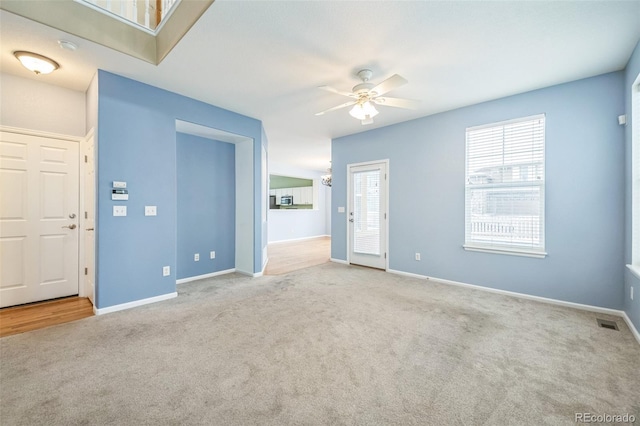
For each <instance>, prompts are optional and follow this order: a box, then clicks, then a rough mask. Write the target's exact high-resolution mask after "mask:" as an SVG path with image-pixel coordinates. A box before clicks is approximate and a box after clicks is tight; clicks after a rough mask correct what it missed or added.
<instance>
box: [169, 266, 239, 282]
mask: <svg viewBox="0 0 640 426" xmlns="http://www.w3.org/2000/svg"><path fill="white" fill-rule="evenodd" d="M235 271H236V269H235V268H231V269H224V270H222V271H216V272H211V273H209V274H202V275H194V276H193V277H187V278H180V279H179V280H176V284H184V283H189V282H191V281H198V280H203V279H205V278H211V277H216V276H218V275H225V274H231V273H233V272H235Z"/></svg>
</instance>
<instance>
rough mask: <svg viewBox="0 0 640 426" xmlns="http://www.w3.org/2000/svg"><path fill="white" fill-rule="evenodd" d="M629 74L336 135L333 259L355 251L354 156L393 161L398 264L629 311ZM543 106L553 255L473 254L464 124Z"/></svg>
mask: <svg viewBox="0 0 640 426" xmlns="http://www.w3.org/2000/svg"><path fill="white" fill-rule="evenodd" d="M623 81H624V75H623V73H622V72H616V73H610V74H605V75H602V76H598V77H594V78H589V79H585V80H580V81H576V82H572V83H567V84H563V85H558V86H554V87H549V88H545V89H541V90H536V91H533V92H529V93H524V94H521V95H516V96H511V97H508V98H503V99H499V100H495V101H491V102H486V103H482V104H478V105H473V106H470V107H465V108H461V109H457V110H453V111H449V112H445V113H441V114H437V115H432V116H429V117H424V118H420V119H417V120H412V121H408V122H405V123H401V124H397V125H393V126H388V127H383V128H380V129H375V130H371V131H368V132H364V133H359V134H356V135H351V136H346V137H342V138H338V139H335V140H333V142H332V167H333V186H332V200H331V204H332V208H333V218H332V226H331V234H332V242H331V256H332V257H333V258H337V259H343V260H346V255H347V242H346V241H347V240H346V229H347V227H346V217H345V213H338V212H337V209H338V207H339V206H347V205H348V204H347V200H346V170H347V164H349V163H357V162H363V161H372V160H379V159H387V158H388V159H389V160H390V166H389V167H390V169H389V173H390V179H389V188H390V190H389V202H390V209H389V267H390V269H395V270H400V271H405V272H411V273H416V274H421V275H428V276H432V277H437V278H442V279H448V280H454V281H460V282H465V283H470V284H477V285H482V286H487V287H492V288H497V289H503V290H509V291H515V292H519V293H526V294H531V295H536V296H542V297H549V298H554V299H559V300H564V301H570V302H576V303H584V304H589V305H596V306H602V307H607V308H614V309H620V308H622V306H623V301H622V291H621V289H622V286H623V280H624V278H623V270H622V268H621V267H620V259H622V258H623V239H624V235H623V232H624V227H623V221H624V172H623V170H622V168H621V167H620V165H621V164H623V161H624V146H623V138H624V130H623V128H622V127H620V126H618V124H617V119H616V117H617V116H618V115H619V114H621V113H622V111H623V110H624V95H623V90H622V89H623ZM541 113H544V114H546V222H547V227H546V251H547V252H548V256H547V257H546V258H544V259H536V258H529V257H517V256H508V255H500V254H489V253H479V252H470V251H465V250H464V249H463V248H462V245H463V243H464V199H465V197H464V173H465V129H466V128H467V127H470V126H477V125H481V124H486V123H493V122H498V121H503V120H508V119H512V118H517V117H525V116H529V115H534V114H541ZM381 114H384V111H382V112H381ZM416 252H419V253H421V255H422V256H421V257H422V261H415V260H414V253H416Z"/></svg>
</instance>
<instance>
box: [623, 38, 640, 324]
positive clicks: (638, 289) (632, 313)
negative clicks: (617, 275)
mask: <svg viewBox="0 0 640 426" xmlns="http://www.w3.org/2000/svg"><path fill="white" fill-rule="evenodd" d="M638 74H640V42H638V44H637V45H636V48H635V50H634V51H633V54H632V55H631V59H630V60H629V63H628V64H627V68H626V70H625V82H624V95H625V101H626V102H625V111H626V112H625V113H626V115H627V126H626V127H625V160H626V161H625V183H626V191H625V213H626V215H625V236H626V239H625V242H624V248H625V255H624V263H625V264H629V263H631V232H632V230H631V176H632V175H631V140H632V129H633V126H640V123H633V117H632V115H633V114H632V110H631V88H632V86H633V83H634V82H635V80H636V78H638ZM631 286H633V288H634V291H635V294H634V299H635V300H631V298H630V297H629V290H630V287H631ZM624 310H625V312H626V313H627V315H628V316H629V318H630V319H631V321H632V322H633V325H634V326H635V327H636V330H638V331H639V332H640V279H638V277H636V276H635V275H633V273H632V272H631V271H630V270H629V269H627V268H625V286H624Z"/></svg>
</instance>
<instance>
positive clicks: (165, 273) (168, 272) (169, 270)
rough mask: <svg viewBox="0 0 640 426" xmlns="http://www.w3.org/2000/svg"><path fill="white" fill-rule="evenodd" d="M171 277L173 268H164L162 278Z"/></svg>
mask: <svg viewBox="0 0 640 426" xmlns="http://www.w3.org/2000/svg"><path fill="white" fill-rule="evenodd" d="M169 275H171V266H163V267H162V276H163V277H168V276H169Z"/></svg>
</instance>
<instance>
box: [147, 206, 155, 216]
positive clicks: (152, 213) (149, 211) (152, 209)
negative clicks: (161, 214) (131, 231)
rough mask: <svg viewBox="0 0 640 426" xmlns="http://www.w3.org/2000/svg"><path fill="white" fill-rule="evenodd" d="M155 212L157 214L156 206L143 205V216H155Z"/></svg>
mask: <svg viewBox="0 0 640 426" xmlns="http://www.w3.org/2000/svg"><path fill="white" fill-rule="evenodd" d="M157 214H158V210H157V207H156V206H144V215H145V216H156V215H157Z"/></svg>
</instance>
